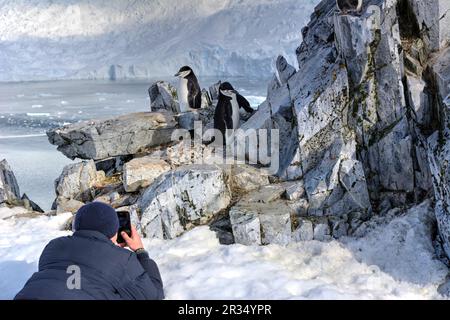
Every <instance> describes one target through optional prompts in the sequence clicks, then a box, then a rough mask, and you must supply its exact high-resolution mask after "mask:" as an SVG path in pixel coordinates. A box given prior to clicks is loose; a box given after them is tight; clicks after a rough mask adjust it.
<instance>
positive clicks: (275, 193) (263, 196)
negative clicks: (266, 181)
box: [242, 184, 286, 204]
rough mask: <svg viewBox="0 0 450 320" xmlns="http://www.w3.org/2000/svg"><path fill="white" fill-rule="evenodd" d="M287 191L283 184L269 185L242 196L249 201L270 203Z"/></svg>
mask: <svg viewBox="0 0 450 320" xmlns="http://www.w3.org/2000/svg"><path fill="white" fill-rule="evenodd" d="M285 192H286V188H285V187H284V185H283V184H272V185H267V186H263V187H261V188H259V189H258V190H255V191H253V192H251V193H249V194H247V195H245V196H244V197H243V198H242V201H243V202H247V203H265V204H267V203H270V202H273V201H275V200H278V199H280V198H281V196H282V195H283V194H284V193H285Z"/></svg>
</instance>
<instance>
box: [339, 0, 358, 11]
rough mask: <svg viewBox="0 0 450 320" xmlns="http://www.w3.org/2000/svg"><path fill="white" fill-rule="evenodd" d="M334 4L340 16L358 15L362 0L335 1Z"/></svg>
mask: <svg viewBox="0 0 450 320" xmlns="http://www.w3.org/2000/svg"><path fill="white" fill-rule="evenodd" d="M336 4H337V6H338V8H339V10H340V12H341V13H342V14H349V13H359V12H360V11H361V9H362V6H363V0H336Z"/></svg>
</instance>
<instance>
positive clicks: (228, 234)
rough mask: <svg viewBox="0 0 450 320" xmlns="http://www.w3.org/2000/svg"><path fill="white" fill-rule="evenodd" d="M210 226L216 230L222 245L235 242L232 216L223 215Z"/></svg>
mask: <svg viewBox="0 0 450 320" xmlns="http://www.w3.org/2000/svg"><path fill="white" fill-rule="evenodd" d="M210 228H211V230H212V231H214V232H215V233H216V235H217V238H218V239H219V242H220V244H222V245H231V244H234V243H235V241H234V236H233V229H232V226H231V221H230V217H221V218H219V219H217V220H216V221H214V222H212V223H211V224H210Z"/></svg>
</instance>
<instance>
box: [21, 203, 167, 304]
mask: <svg viewBox="0 0 450 320" xmlns="http://www.w3.org/2000/svg"><path fill="white" fill-rule="evenodd" d="M73 226H74V231H75V232H74V234H73V235H72V236H70V237H63V238H58V239H55V240H53V241H51V242H50V243H49V244H48V245H47V246H46V248H45V249H44V251H43V253H42V255H41V257H40V259H39V271H38V272H36V273H35V274H33V276H32V277H31V278H30V279H29V280H28V282H27V283H26V284H25V287H24V288H23V289H22V290H21V291H20V292H19V293H18V294H17V295H16V297H15V300H161V299H164V291H163V283H162V280H161V275H160V273H159V270H158V267H157V265H156V263H155V262H154V261H153V260H152V259H150V257H149V255H148V253H147V252H146V251H145V250H144V247H143V245H142V241H141V238H140V236H139V234H138V233H137V231H136V228H134V227H132V233H131V237H129V236H128V235H127V234H126V233H122V234H121V235H122V237H123V238H124V240H125V242H126V245H122V246H120V245H119V244H117V236H118V230H119V220H118V217H117V213H116V211H115V210H114V209H113V208H111V207H110V206H108V205H106V204H103V203H98V202H95V203H91V204H88V205H86V206H84V207H82V208H81V209H80V210H79V211H78V212H77V214H76V216H75V220H74V224H73ZM125 246H127V247H128V248H129V249H130V250H132V251H130V250H128V249H125V248H123V247H125Z"/></svg>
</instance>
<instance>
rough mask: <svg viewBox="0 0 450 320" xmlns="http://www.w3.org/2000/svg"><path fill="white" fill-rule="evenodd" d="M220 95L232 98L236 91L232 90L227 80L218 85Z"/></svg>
mask: <svg viewBox="0 0 450 320" xmlns="http://www.w3.org/2000/svg"><path fill="white" fill-rule="evenodd" d="M219 92H220V95H221V96H223V97H227V98H233V97H234V96H235V95H236V94H237V91H236V90H234V88H233V86H232V85H231V84H230V83H229V82H224V83H222V84H221V85H220V87H219Z"/></svg>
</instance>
